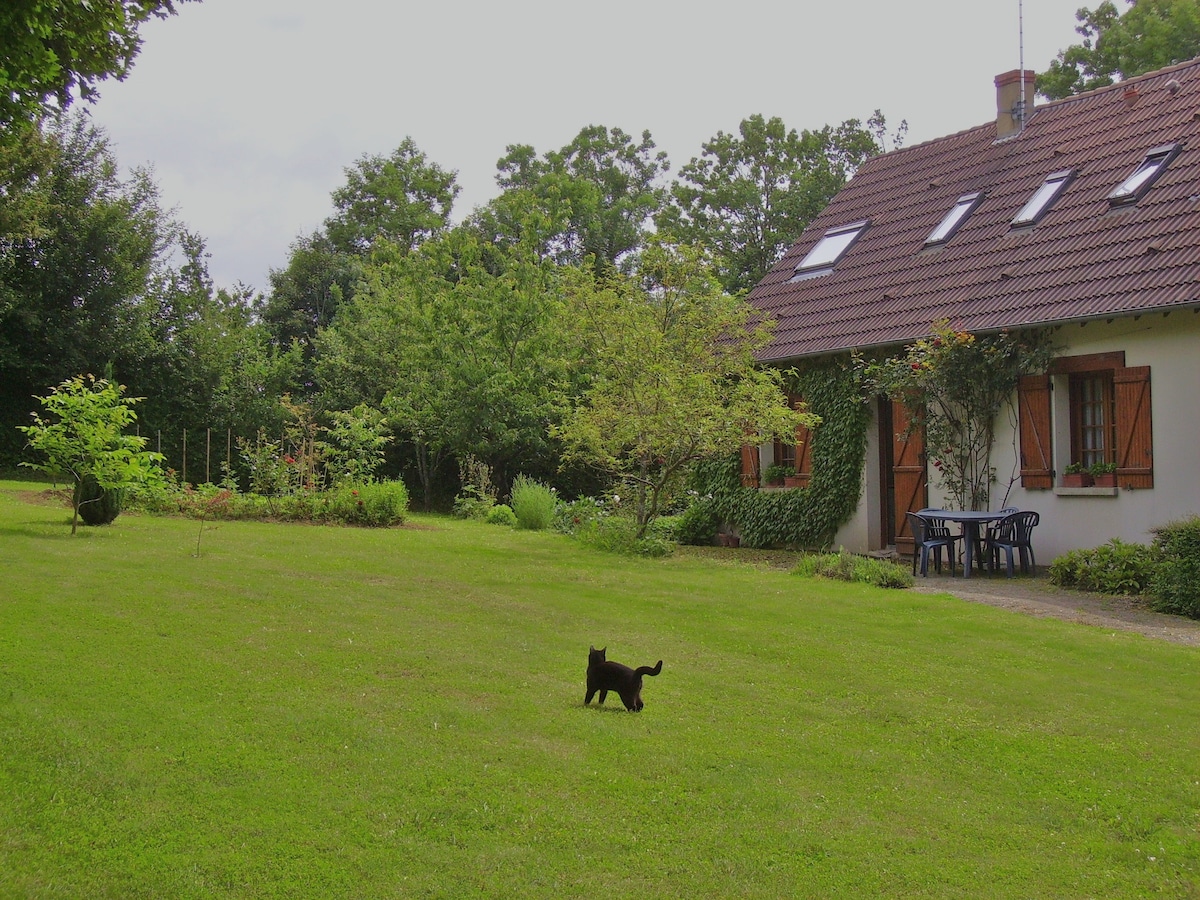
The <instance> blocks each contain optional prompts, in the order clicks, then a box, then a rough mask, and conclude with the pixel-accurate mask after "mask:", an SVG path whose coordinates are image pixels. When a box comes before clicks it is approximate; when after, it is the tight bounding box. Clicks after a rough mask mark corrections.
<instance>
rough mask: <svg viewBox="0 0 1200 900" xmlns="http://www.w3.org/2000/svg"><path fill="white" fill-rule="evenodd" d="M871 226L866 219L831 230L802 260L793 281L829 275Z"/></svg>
mask: <svg viewBox="0 0 1200 900" xmlns="http://www.w3.org/2000/svg"><path fill="white" fill-rule="evenodd" d="M870 224H871V223H870V222H869V221H868V220H866V219H864V220H863V221H861V222H852V223H851V224H849V225H839V226H838V227H837V228H830V229H829V230H828V231H826V232H825V234H824V235H822V237H821V239H820V240H819V241H817V244H816V246H815V247H813V248H812V249H811V250H809V251H808V253H807V255H805V257H804V259H802V260H800V265H798V266H796V274H795V275H793V276H792V278H791V280H792V281H801V280H803V279H805V278H816V277H817V276H818V275H828V274H829V273H830V272H832V271H833V267H834V266H835V265H837V262H838V260H840V259H841V258H842V257H843V256H845V255H846V251H847V250H849V249H850V248H851V247H852V246H853V245H854V242H855V241H857V240H858V239H859V238H860V237H861V236H862V233H863V232H864V231H866V230H867V226H868V225H870Z"/></svg>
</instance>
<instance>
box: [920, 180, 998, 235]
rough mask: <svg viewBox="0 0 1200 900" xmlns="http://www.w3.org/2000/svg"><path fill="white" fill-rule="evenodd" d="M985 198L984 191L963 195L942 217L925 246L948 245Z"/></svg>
mask: <svg viewBox="0 0 1200 900" xmlns="http://www.w3.org/2000/svg"><path fill="white" fill-rule="evenodd" d="M983 198H984V192H983V191H974V192H972V193H970V194H963V195H962V196H961V197H959V198H958V199H957V200H955V201H954V206H952V207H951V208H950V210H949V211H948V212H947V213H946V214H945V215H944V216H942V220H941V221H940V222H938V225H937V227H936V228H935V229H933V231H931V232H930V233H929V237H927V238H925V246H926V247H940V246H942V245H944V244H946V243H948V242H949V241H950V239H951V238H952V237H954V235H956V234H958V230H959V229H960V228H962V227H963V225H965V224H966V222H967V219H969V218H970V217H971V213H973V212H975V208H976V207H977V206H979V204H980V203H982V202H983ZM943 232H944V233H943ZM939 234H941V237H939V236H938V235H939Z"/></svg>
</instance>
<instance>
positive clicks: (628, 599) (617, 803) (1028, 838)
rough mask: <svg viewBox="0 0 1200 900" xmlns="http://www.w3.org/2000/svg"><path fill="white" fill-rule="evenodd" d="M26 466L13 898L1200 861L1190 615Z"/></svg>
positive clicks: (1167, 892) (15, 648) (918, 889)
mask: <svg viewBox="0 0 1200 900" xmlns="http://www.w3.org/2000/svg"><path fill="white" fill-rule="evenodd" d="M30 487H31V486H30V485H27V484H19V483H15V482H0V598H2V599H0V897H4V898H9V897H37V898H59V897H62V898H81V897H86V898H104V897H112V898H138V897H163V898H191V897H194V898H213V897H218V898H220V897H238V898H242V897H294V898H311V897H346V898H378V897H503V898H542V897H545V898H567V897H611V898H627V897H628V898H633V897H636V898H672V900H677V898H698V897H764V898H778V897H820V898H827V897H851V898H865V897H883V896H886V897H955V898H959V897H989V898H992V897H996V898H1002V897H1013V898H1035V897H1036V898H1054V897H1063V898H1085V897H1096V898H1111V897H1130V898H1142V897H1148V896H1152V895H1161V896H1170V897H1190V896H1200V834H1198V825H1200V819H1198V814H1200V651H1197V650H1196V649H1194V648H1188V647H1181V646H1176V645H1173V644H1167V643H1158V642H1154V641H1151V640H1148V639H1145V638H1142V637H1140V636H1136V635H1130V634H1125V633H1119V634H1113V633H1110V632H1106V631H1102V630H1099V629H1096V628H1091V627H1087V626H1082V625H1075V624H1068V623H1063V622H1058V621H1052V620H1044V619H1034V618H1031V617H1026V616H1022V615H1019V614H1014V613H1009V612H1005V611H1002V610H997V609H993V608H990V607H985V606H979V605H972V604H968V603H965V602H962V601H959V600H956V599H953V598H950V597H934V596H927V595H922V594H918V593H914V592H907V591H890V592H888V591H882V590H877V589H873V588H866V587H863V586H855V585H847V584H841V583H828V582H818V581H810V580H804V579H800V578H797V577H795V576H792V575H789V574H787V573H784V572H776V571H768V570H765V569H759V568H753V567H750V566H744V565H733V564H728V563H723V562H721V561H719V560H706V559H703V558H696V557H684V556H679V557H673V558H668V559H665V560H644V559H626V558H621V557H614V556H606V555H602V554H599V553H595V552H592V551H589V550H587V549H584V548H581V547H580V546H578V545H577V544H576V543H574V542H572V541H570V540H569V539H566V538H563V537H561V536H558V535H555V534H550V533H537V532H525V531H515V530H510V529H507V528H499V527H495V526H487V525H482V524H475V523H468V522H458V521H452V520H447V519H440V518H424V517H416V518H415V522H414V527H405V528H402V529H392V530H388V531H367V530H358V529H350V528H333V527H308V526H297V525H291V526H288V525H268V524H257V523H219V524H215V525H213V526H211V528H210V530H206V532H205V534H204V539H203V544H202V551H203V555H202V556H201V557H200V558H196V557H195V556H194V555H193V554H194V553H195V548H196V537H197V531H198V527H199V526H198V524H197V523H195V522H191V521H184V520H175V519H157V518H150V517H139V516H131V515H124V516H122V517H121V518H119V519H118V520H117V522H116V523H115V524H114V525H113V526H110V527H107V528H100V529H81V531H80V533H79V534H78V535H77V536H76V537H74V538H72V537H71V536H70V534H69V530H70V525H69V514H68V512H67V511H65V510H63V509H58V508H54V507H51V506H45V505H33V504H30V503H27V502H24V501H23V500H22V499H21V498H20V497H19V495H18V494H17V492H18V491H27V490H29V489H30ZM33 487H36V486H33ZM731 553H736V551H731ZM593 643H594V644H596V645H597V646H603V645H607V646H608V651H609V657H610V658H611V659H616V660H618V661H621V662H625V663H629V664H632V665H640V664H653V663H654V662H655V661H657V660H658V659H659V658H662V659H663V660H664V663H663V671H662V674H661V675H660V676H659V677H657V678H648V679H646V686H645V690H644V694H643V696H644V699H645V701H646V709H645V711H644V712H642V713H640V714H631V713H627V712H625V711H624V710H623V709H622V707H621V705H620V703H619V701H617V698H616V697H615V696H614V697H610V705H609V707H608V708H606V709H604V710H598V709H596V708H594V707H593V708H584V707H583V706H582V700H583V694H584V677H583V676H584V668H585V666H586V659H587V650H588V646H589V644H593Z"/></svg>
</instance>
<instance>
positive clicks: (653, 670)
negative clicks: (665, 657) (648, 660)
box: [634, 659, 662, 678]
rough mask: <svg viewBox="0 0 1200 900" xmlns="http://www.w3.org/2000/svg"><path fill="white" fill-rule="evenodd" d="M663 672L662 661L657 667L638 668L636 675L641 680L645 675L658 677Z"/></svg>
mask: <svg viewBox="0 0 1200 900" xmlns="http://www.w3.org/2000/svg"><path fill="white" fill-rule="evenodd" d="M661 671H662V660H661V659H660V660H659V661H658V665H657V666H638V669H637V671H636V672H634V674H635V675H637V676H638V677H639V678H641V677H642V676H643V675H657V674H658V673H659V672H661Z"/></svg>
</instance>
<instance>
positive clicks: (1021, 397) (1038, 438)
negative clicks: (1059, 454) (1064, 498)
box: [1017, 375, 1054, 489]
mask: <svg viewBox="0 0 1200 900" xmlns="http://www.w3.org/2000/svg"><path fill="white" fill-rule="evenodd" d="M1017 417H1018V419H1019V421H1020V426H1019V427H1020V432H1021V487H1023V488H1032V489H1045V488H1052V487H1054V464H1053V462H1052V459H1053V457H1052V456H1051V447H1050V434H1051V431H1050V376H1049V375H1026V376H1024V377H1023V378H1022V379H1021V381H1020V383H1019V384H1018V385H1017Z"/></svg>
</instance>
